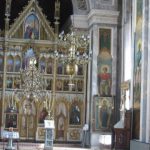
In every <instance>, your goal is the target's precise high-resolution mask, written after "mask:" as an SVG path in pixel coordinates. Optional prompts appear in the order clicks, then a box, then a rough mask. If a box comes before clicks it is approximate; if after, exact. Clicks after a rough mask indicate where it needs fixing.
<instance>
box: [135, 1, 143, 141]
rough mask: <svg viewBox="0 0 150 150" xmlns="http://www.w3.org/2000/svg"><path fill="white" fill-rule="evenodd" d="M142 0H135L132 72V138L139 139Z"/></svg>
mask: <svg viewBox="0 0 150 150" xmlns="http://www.w3.org/2000/svg"><path fill="white" fill-rule="evenodd" d="M142 12H143V1H142V0H137V1H136V28H135V37H134V38H135V43H134V72H133V75H134V76H133V78H134V83H133V103H134V106H133V107H134V111H133V127H134V128H133V138H135V139H139V130H140V113H139V112H140V103H141V58H142V21H143V15H142Z"/></svg>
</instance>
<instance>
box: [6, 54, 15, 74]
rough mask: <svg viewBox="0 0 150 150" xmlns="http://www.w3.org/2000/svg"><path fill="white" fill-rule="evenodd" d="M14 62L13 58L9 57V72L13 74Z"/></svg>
mask: <svg viewBox="0 0 150 150" xmlns="http://www.w3.org/2000/svg"><path fill="white" fill-rule="evenodd" d="M13 66H14V60H13V57H12V56H9V57H7V72H13Z"/></svg>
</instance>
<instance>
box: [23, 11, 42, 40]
mask: <svg viewBox="0 0 150 150" xmlns="http://www.w3.org/2000/svg"><path fill="white" fill-rule="evenodd" d="M24 38H25V39H39V20H38V18H37V16H36V15H35V14H30V15H29V16H28V17H27V18H26V20H25V23H24Z"/></svg>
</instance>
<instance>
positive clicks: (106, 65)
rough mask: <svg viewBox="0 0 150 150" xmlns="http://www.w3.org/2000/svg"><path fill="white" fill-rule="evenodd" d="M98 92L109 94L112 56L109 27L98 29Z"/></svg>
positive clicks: (101, 94)
mask: <svg viewBox="0 0 150 150" xmlns="http://www.w3.org/2000/svg"><path fill="white" fill-rule="evenodd" d="M99 37H100V38H99V55H98V58H97V68H98V93H99V95H100V96H111V85H112V77H111V76H112V56H111V29H100V30H99Z"/></svg>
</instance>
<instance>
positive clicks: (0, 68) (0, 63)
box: [0, 56, 3, 71]
mask: <svg viewBox="0 0 150 150" xmlns="http://www.w3.org/2000/svg"><path fill="white" fill-rule="evenodd" d="M0 71H3V57H2V56H0Z"/></svg>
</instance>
